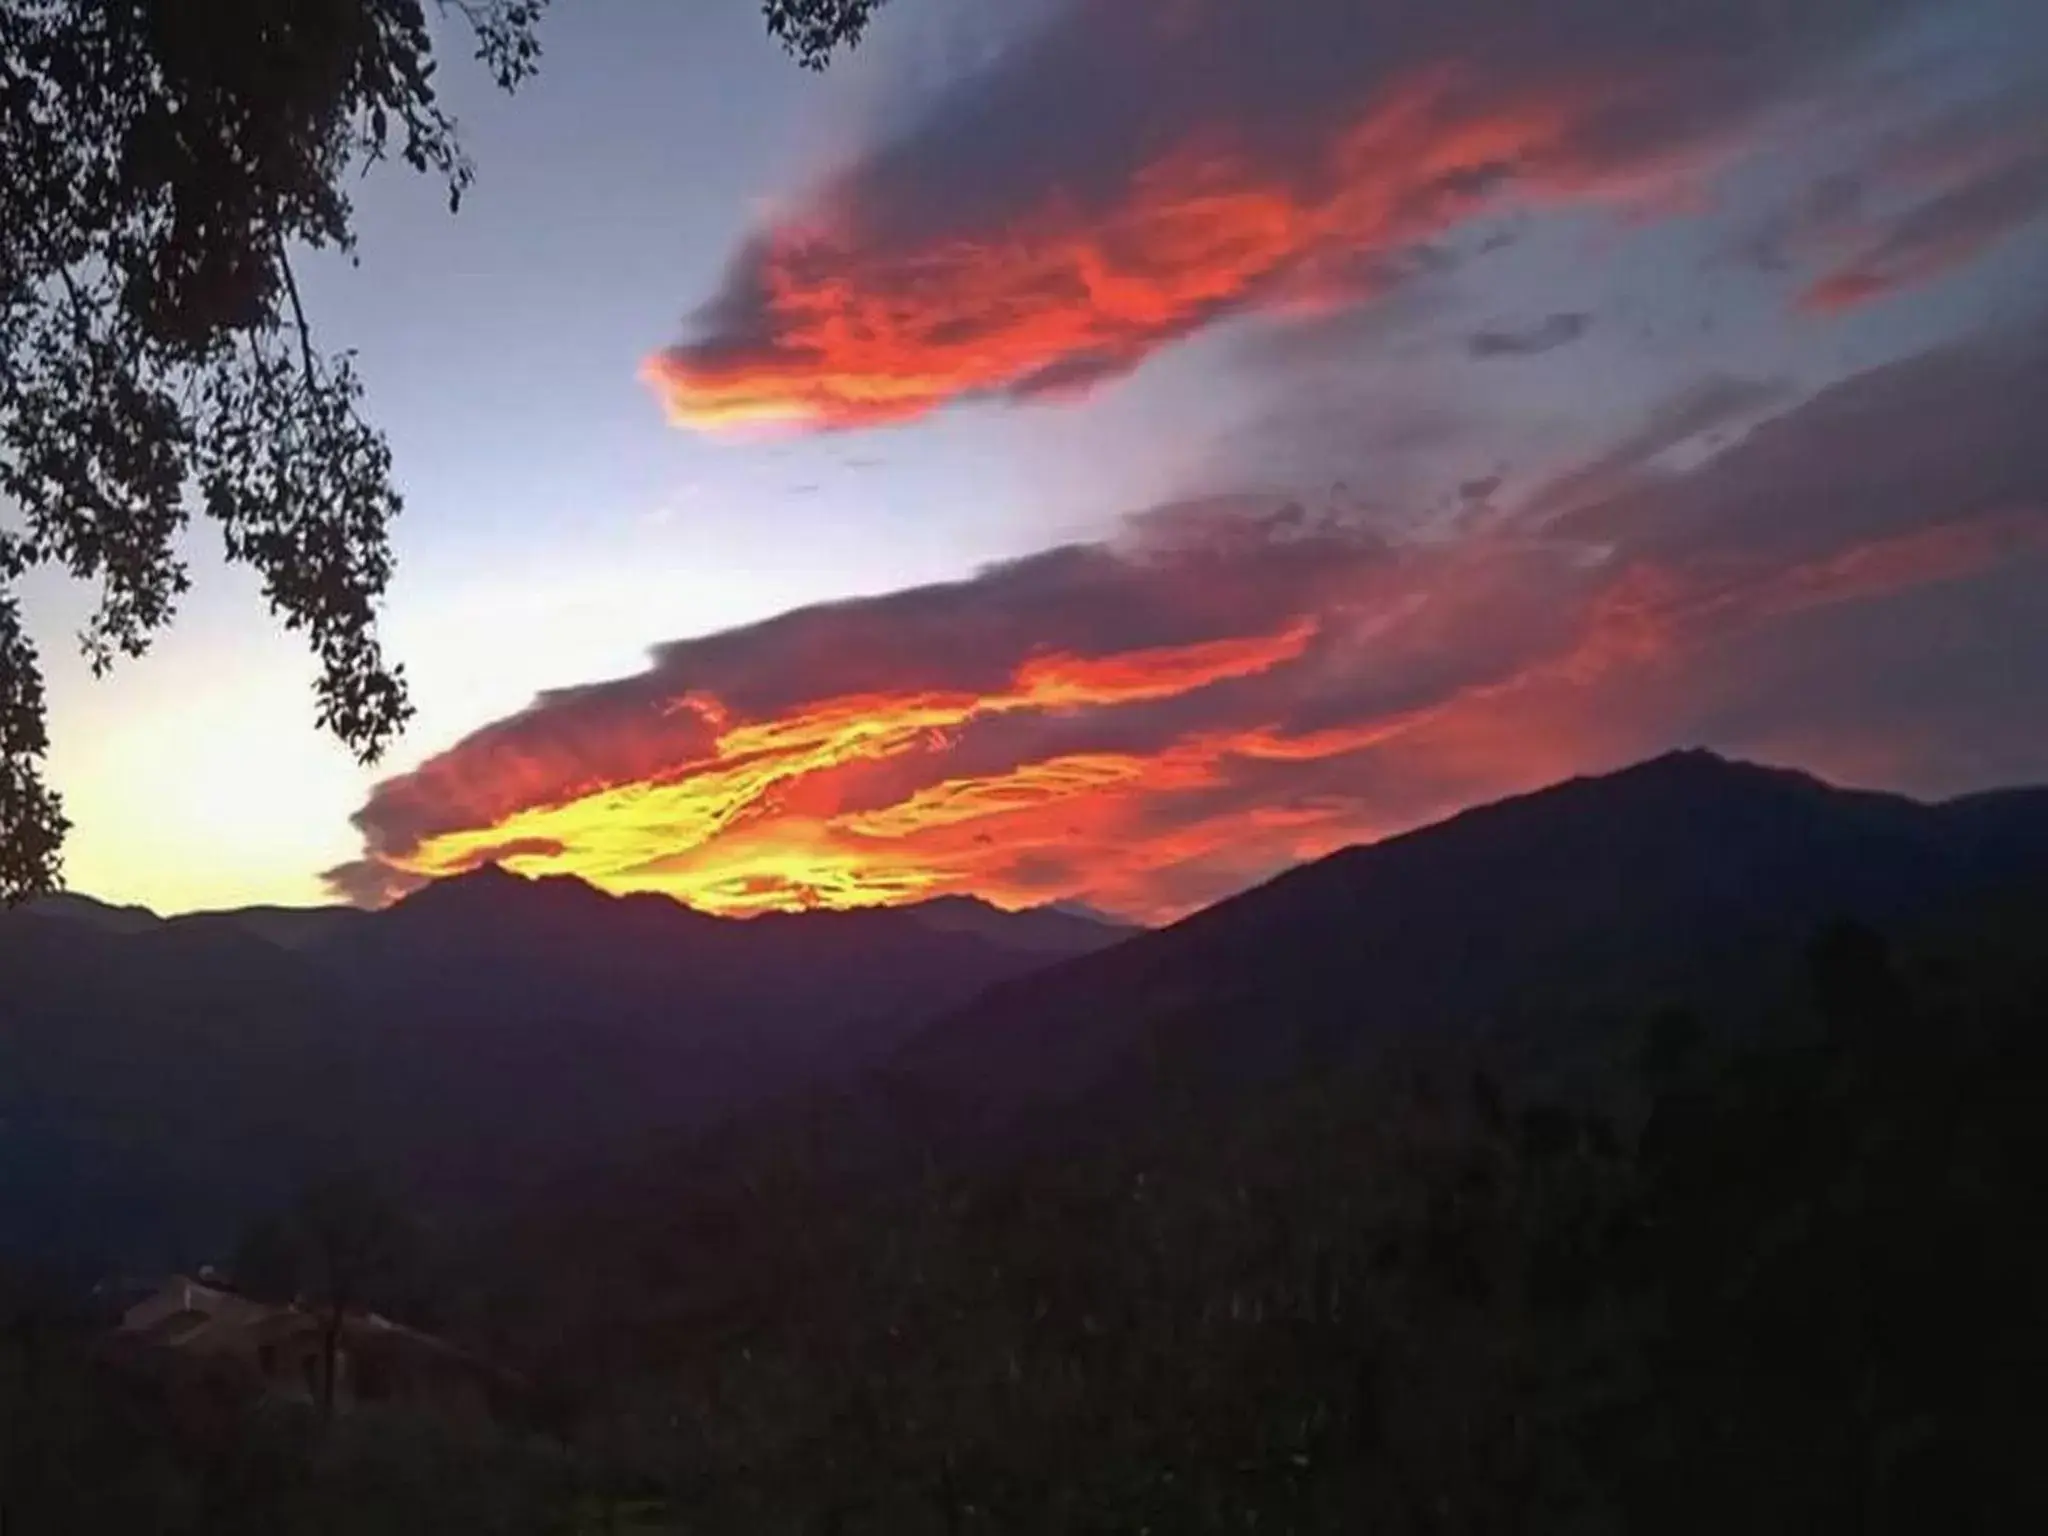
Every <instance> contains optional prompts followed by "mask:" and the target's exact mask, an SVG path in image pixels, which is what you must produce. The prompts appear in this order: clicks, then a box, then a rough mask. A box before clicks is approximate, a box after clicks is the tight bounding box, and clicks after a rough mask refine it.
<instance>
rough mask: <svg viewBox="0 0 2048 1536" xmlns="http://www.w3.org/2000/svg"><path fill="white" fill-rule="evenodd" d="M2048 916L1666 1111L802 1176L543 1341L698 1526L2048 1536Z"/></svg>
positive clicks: (1875, 960) (1426, 1092) (1674, 1036)
mask: <svg viewBox="0 0 2048 1536" xmlns="http://www.w3.org/2000/svg"><path fill="white" fill-rule="evenodd" d="M2024 931H2025V933H2026V934H2027V935H2028V937H2027V940H2026V943H2025V945H2023V946H2022V947H2021V948H2020V949H2019V950H2018V951H2017V953H2018V954H2019V956H2020V957H2021V961H2022V963H2021V964H2019V965H2018V967H2017V968H2016V969H2015V968H2013V967H2006V968H2005V969H1998V968H1995V967H1992V968H1987V969H1982V970H1979V971H1977V972H1974V973H1968V974H1965V975H1964V976H1963V977H1962V978H1961V979H1957V978H1956V977H1954V976H1951V977H1950V979H1949V980H1948V981H1946V982H1943V981H1940V980H1938V979H1936V977H1934V976H1930V975H1920V974H1911V973H1909V972H1908V970H1907V968H1906V967H1904V966H1903V965H1902V964H1901V963H1900V962H1898V961H1896V960H1894V959H1893V958H1892V957H1891V955H1890V952H1889V950H1888V949H1887V947H1886V946H1885V945H1884V944H1883V943H1882V942H1881V941H1879V940H1877V939H1875V937H1874V936H1872V935H1869V934H1867V933H1863V932H1860V931H1857V930H1843V931H1838V932H1834V933H1832V934H1830V935H1829V936H1828V937H1827V938H1826V940H1825V941H1824V942H1822V943H1820V944H1818V945H1817V946H1816V948H1815V951H1814V954H1813V957H1812V972H1813V987H1812V991H1813V999H1812V1004H1811V1007H1810V1008H1809V1009H1807V1010H1805V1011H1804V1012H1803V1014H1802V1015H1801V1018H1803V1021H1804V1022H1803V1023H1801V1022H1800V1021H1799V1020H1798V1019H1795V1020H1791V1021H1788V1022H1787V1023H1786V1025H1785V1027H1784V1028H1783V1030H1782V1031H1781V1032H1780V1033H1779V1034H1778V1035H1777V1036H1776V1037H1774V1038H1773V1039H1772V1040H1770V1041H1769V1042H1767V1043H1766V1044H1765V1045H1763V1046H1760V1047H1753V1048H1745V1049H1742V1050H1739V1051H1738V1050H1732V1049H1729V1048H1723V1049H1722V1050H1721V1051H1720V1052H1718V1053H1715V1052H1712V1051H1708V1050H1705V1049H1703V1048H1702V1049H1695V1050H1692V1051H1690V1052H1689V1051H1688V1050H1686V1049H1685V1048H1684V1045H1685V1042H1686V1040H1687V1038H1688V1037H1691V1036H1694V1035H1696V1033H1697V1031H1695V1030H1693V1029H1691V1028H1690V1027H1688V1025H1687V1024H1686V1022H1685V1021H1684V1020H1683V1019H1682V1018H1680V1017H1677V1016H1665V1017H1662V1018H1660V1019H1659V1020H1657V1021H1656V1022H1655V1026H1654V1028H1653V1029H1651V1030H1649V1031H1647V1033H1649V1034H1650V1035H1651V1036H1652V1039H1653V1043H1654V1046H1655V1048H1654V1049H1652V1050H1649V1051H1647V1052H1646V1053H1645V1055H1646V1056H1647V1058H1648V1063H1649V1066H1650V1069H1651V1071H1652V1073H1653V1076H1652V1078H1651V1079H1650V1080H1648V1081H1645V1082H1643V1083H1642V1084H1641V1086H1640V1088H1639V1089H1638V1090H1637V1091H1638V1094H1639V1095H1640V1096H1641V1101H1640V1103H1639V1104H1638V1106H1637V1107H1636V1108H1635V1109H1633V1110H1629V1111H1628V1112H1626V1113H1622V1112H1620V1111H1616V1112H1614V1113H1605V1114H1603V1113H1594V1112H1591V1111H1589V1110H1588V1109H1587V1108H1585V1107H1584V1106H1574V1105H1565V1104H1543V1103H1537V1104H1528V1105H1522V1106H1517V1105H1516V1104H1515V1103H1514V1102H1513V1100H1512V1097H1511V1096H1510V1095H1509V1094H1508V1093H1507V1092H1505V1091H1504V1090H1503V1089H1502V1088H1500V1087H1499V1086H1498V1085H1496V1084H1494V1083H1493V1082H1492V1081H1491V1080H1490V1079H1489V1078H1488V1077H1486V1076H1485V1075H1484V1074H1483V1073H1481V1074H1475V1075H1474V1076H1473V1077H1472V1079H1471V1081H1470V1082H1469V1084H1467V1083H1460V1084H1457V1085H1455V1086H1454V1085H1453V1084H1452V1083H1451V1082H1450V1081H1449V1079H1447V1078H1444V1077H1443V1076H1442V1074H1439V1076H1438V1081H1437V1082H1435V1083H1433V1084H1432V1083H1430V1082H1428V1081H1426V1080H1424V1081H1420V1082H1414V1083H1406V1084H1393V1083H1388V1082H1386V1081H1383V1080H1376V1079H1373V1078H1370V1077H1361V1078H1327V1077H1325V1078H1319V1079H1316V1080H1313V1081H1310V1082H1308V1083H1305V1084H1304V1085H1302V1086H1301V1087H1299V1088H1297V1089H1295V1090H1293V1091H1290V1092H1288V1093H1285V1094H1282V1095H1280V1096H1277V1097H1271V1098H1267V1099H1265V1100H1263V1101H1261V1102H1259V1103H1257V1104H1254V1105H1251V1106H1237V1107H1234V1108H1212V1109H1192V1108H1191V1109H1187V1110H1184V1111H1181V1112H1178V1113H1176V1114H1175V1115H1173V1116H1170V1117H1165V1118H1163V1119H1162V1120H1161V1121H1160V1122H1159V1123H1158V1124H1157V1125H1155V1127H1154V1128H1153V1130H1152V1132H1151V1133H1150V1134H1149V1135H1147V1136H1145V1137H1142V1138H1140V1139H1138V1140H1136V1141H1133V1142H1130V1143H1127V1144H1124V1145H1120V1146H1117V1147H1113V1148H1108V1149H1104V1150H1098V1151H1095V1152H1088V1153H1076V1154H1073V1155H1068V1156H1063V1157H1051V1158H1046V1159H1042V1160H1040V1161H1037V1162H1035V1163H1032V1164H1030V1165H1028V1166H1024V1167H1019V1168H1014V1169H1010V1170H1007V1171H1001V1172H996V1173H991V1172H989V1171H986V1170H982V1171H972V1170H961V1171H959V1172H957V1173H955V1174H953V1175H951V1176H947V1177H942V1178H936V1179H933V1180H931V1181H929V1182H927V1183H926V1184H924V1185H923V1186H921V1187H920V1188H919V1189H917V1190H915V1191H912V1192H896V1193H875V1194H872V1195H870V1196H869V1197H867V1198H864V1199H849V1198H848V1197H847V1195H846V1193H845V1192H844V1191H843V1190H841V1189H839V1188H837V1187H836V1186H835V1185H834V1184H832V1183H831V1182H830V1181H821V1180H819V1179H817V1178H815V1177H813V1175H812V1173H811V1172H810V1171H809V1166H810V1165H808V1164H807V1163H806V1161H805V1160H804V1158H803V1157H802V1156H800V1155H799V1156H796V1157H793V1158H792V1159H791V1160H790V1161H788V1162H787V1163H785V1164H784V1165H782V1166H781V1167H780V1169H779V1170H773V1169H771V1170H768V1171H766V1172H764V1173H763V1175H762V1176H761V1177H759V1178H757V1179H755V1180H754V1181H753V1183H752V1184H751V1185H750V1186H749V1188H748V1189H747V1191H746V1192H745V1193H743V1194H728V1195H726V1196H724V1197H714V1196H709V1195H706V1196H700V1197H698V1198H697V1199H695V1200H694V1201H692V1200H689V1199H685V1198H682V1197H680V1196H679V1195H678V1193H677V1192H676V1191H674V1190H671V1191H670V1192H669V1194H668V1195H667V1196H666V1197H663V1198H657V1199H655V1200H654V1201H653V1202H652V1203H651V1204H650V1205H648V1206H646V1207H628V1208H625V1209H622V1210H620V1211H617V1212H613V1213H611V1214H610V1215H609V1216H607V1215H605V1214H604V1213H595V1214H591V1215H589V1216H588V1217H586V1218H585V1219H584V1222H583V1224H582V1225H577V1226H574V1227H572V1228H571V1229H570V1230H571V1232H573V1234H574V1235H573V1236H571V1235H568V1234H565V1233H561V1232H558V1233H557V1234H556V1237H555V1239H554V1246H555V1247H557V1248H558V1249H561V1250H563V1251H573V1252H574V1253H575V1255H576V1261H575V1264H574V1266H573V1269H572V1270H570V1271H566V1272H565V1271H564V1270H562V1269H561V1268H559V1267H557V1268H556V1269H555V1270H554V1272H553V1274H552V1279H553V1281H554V1282H555V1288H554V1289H553V1290H551V1291H549V1292H547V1293H546V1299H545V1300H544V1301H542V1302H541V1303H540V1306H539V1310H538V1311H537V1313H536V1314H535V1315H534V1317H533V1318H532V1319H531V1320H530V1322H529V1323H528V1324H527V1337H528V1339H529V1341H530V1342H531V1341H537V1340H538V1339H540V1338H541V1336H542V1335H544V1334H545V1335H549V1336H550V1339H549V1346H548V1347H547V1348H545V1349H543V1351H542V1354H541V1360H542V1364H541V1366H540V1368H541V1369H544V1370H546V1369H551V1370H552V1372H553V1374H554V1377H555V1379H556V1380H557V1382H558V1384H559V1390H560V1391H561V1393H562V1395H563V1401H564V1402H565V1404H568V1405H569V1408H568V1412H569V1416H570V1418H571V1419H572V1420H573V1421H574V1422H575V1423H576V1424H577V1426H578V1431H577V1432H578V1433H579V1434H580V1435H581V1436H583V1437H584V1444H585V1446H586V1448H587V1449H588V1450H589V1451H590V1452H591V1453H592V1454H593V1456H594V1458H595V1461H594V1462H593V1464H599V1463H601V1464H602V1465H604V1466H605V1467H607V1468H609V1469H611V1473H612V1475H615V1476H618V1477H621V1478H626V1479H630V1480H633V1481H634V1482H635V1483H636V1485H638V1484H645V1483H651V1484H653V1485H655V1486H658V1487H662V1488H666V1489H667V1490H668V1492H669V1495H670V1497H671V1498H672V1500H673V1501H674V1504H675V1506H676V1507H677V1509H678V1510H679V1511H681V1512H682V1516H683V1518H684V1519H685V1522H686V1526H687V1528H688V1529H692V1530H706V1531H734V1532H738V1531H800V1530H803V1531H808V1530H835V1531H840V1532H843V1533H853V1532H867V1531H874V1532H884V1531H888V1532H909V1533H915V1532H921V1531H930V1532H949V1533H957V1532H967V1531H991V1532H994V1531H1015V1530H1040V1529H1047V1530H1064V1531H1095V1530H1100V1531H1105V1532H1108V1531H1138V1530H1148V1529H1149V1530H1154V1531H1176V1532H1201V1531H1242V1530H1253V1529H1256V1530H1260V1531H1325V1530H1328V1531H1339V1530H1357V1529H1373V1530H1381V1531H1392V1532H1397V1533H1398V1532H1403V1531H1414V1532H1425V1531H1427V1532H1437V1533H1446V1532H1475V1533H1477V1532H1507V1531H1520V1530H1529V1529H1538V1530H1584V1531H1606V1530H1631V1531H1634V1530H1641V1531H1657V1532H1681V1533H1682V1532H1687V1531H1702V1532H1704V1531H1716V1530H1718V1531H1725V1530H1751V1531H1766V1532H1768V1531H1785V1532H1792V1531H1800V1532H1806V1531H1818V1530H1845V1531H1846V1530H1856V1531H1866V1532H1882V1531H1900V1532H1906V1531H1915V1530H1928V1529H1954V1530H1992V1529H2028V1528H2042V1527H2041V1524H2040V1519H2039V1516H2041V1515H2048V1509H2044V1508H2043V1507H2042V1506H2041V1504H2040V1502H2039V1501H2040V1498H2041V1492H2042V1487H2041V1480H2040V1479H2039V1478H2038V1477H2037V1476H2036V1475H2035V1470H2034V1468H2035V1461H2034V1458H2032V1457H2031V1454H2030V1452H2029V1451H2028V1449H2027V1447H2026V1446H2025V1445H2024V1444H2022V1443H2021V1435H2022V1433H2023V1431H2022V1426H2023V1425H2025V1424H2026V1423H2027V1422H2029V1418H2030V1415H2029V1412H2028V1408H2027V1397H2026V1392H2027V1387H2026V1383H2027V1382H2028V1381H2029V1380H2031V1379H2032V1373H2033V1372H2035V1371H2036V1370H2037V1369H2038V1367H2039V1365H2040V1363H2041V1362H2042V1360H2043V1359H2044V1351H2043V1345H2044V1342H2048V1339H2044V1333H2043V1323H2044V1307H2043V1304H2042V1302H2041V1300H2040V1298H2041V1297H2042V1296H2043V1295H2044V1294H2048V1290H2044V1288H2043V1282H2044V1281H2048V1274H2044V1272H2043V1267H2042V1261H2041V1259H2040V1257H2039V1255H2040V1254H2048V1241H2042V1240H2041V1239H2042V1238H2043V1237H2044V1236H2048V1234H2043V1233H2042V1232H2040V1230H2039V1227H2040V1222H2039V1218H2038V1216H2037V1215H2036V1214H2035V1202H2034V1200H2033V1196H2032V1193H2031V1191H2033V1190H2034V1189H2035V1188H2037V1187H2038V1185H2039V1182H2040V1175H2041V1173H2042V1172H2043V1171H2044V1170H2048V1148H2044V1146H2043V1133H2042V1131H2041V1130H2040V1128H2039V1121H2038V1116H2037V1114H2036V1113H2035V1110H2034V1108H2033V1106H2034V1105H2035V1104H2037V1103H2038V1100H2039V1095H2040V1092H2041V1090H2042V1089H2043V1087H2044V1086H2048V1057H2044V1054H2043V1050H2044V1047H2043V1044H2042V1042H2043V1040H2044V1038H2048V1037H2044V1036H2043V1035H2042V1034H2041V1032H2040V1026H2041V1025H2042V1023H2043V1022H2044V1019H2048V990H2044V988H2043V986H2042V979H2043V978H2044V977H2048V966H2044V964H2043V957H2044V956H2048V947H2044V946H2041V945H2040V943H2039V937H2040V933H2041V931H2042V927H2041V924H2039V923H2038V922H2033V923H2030V924H2029V925H2027V926H2026V928H2025V930H2024ZM2029 947H2030V948H2031V954H2032V957H2033V958H2032V959H2031V960H2028V959H2026V956H2027V954H2028V952H2029ZM2015 975H2027V976H2031V977H2032V978H2033V979H2032V980H2029V981H2027V982H2026V983H2025V984H2024V985H2020V984H2018V983H2015V982H2013V981H2012V978H2013V977H2014V976H2015ZM529 1265H530V1267H529V1269H528V1271H527V1273H526V1274H525V1275H524V1276H523V1277H522V1283H523V1284H526V1285H529V1286H532V1285H535V1284H536V1283H537V1282H540V1281H545V1280H547V1279H548V1278H550V1277H549V1275H548V1274H546V1273H545V1272H546V1271H547V1270H548V1268H549V1266H548V1265H547V1261H546V1259H545V1257H544V1256H542V1255H541V1254H539V1253H533V1254H530V1255H529ZM537 1272H538V1273H537ZM518 1332H519V1330H518V1328H517V1327H516V1326H515V1327H514V1329H513V1331H512V1334H511V1335H508V1339H509V1338H511V1337H515V1336H516V1335H517V1333H518ZM550 1362H551V1364H550ZM600 1362H601V1364H600Z"/></svg>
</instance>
